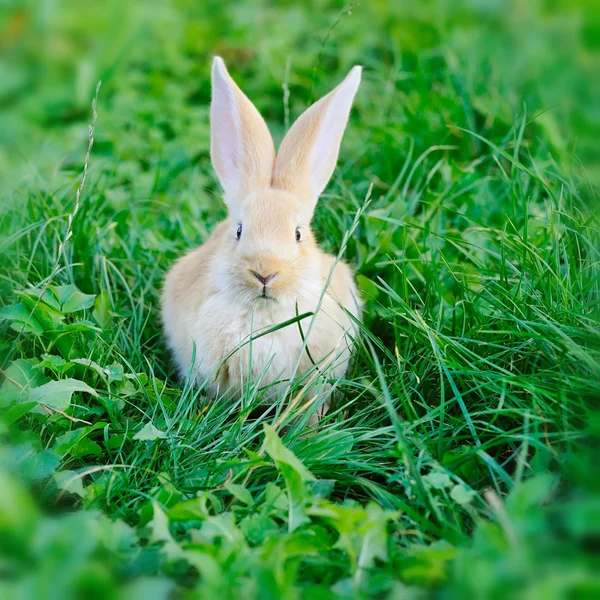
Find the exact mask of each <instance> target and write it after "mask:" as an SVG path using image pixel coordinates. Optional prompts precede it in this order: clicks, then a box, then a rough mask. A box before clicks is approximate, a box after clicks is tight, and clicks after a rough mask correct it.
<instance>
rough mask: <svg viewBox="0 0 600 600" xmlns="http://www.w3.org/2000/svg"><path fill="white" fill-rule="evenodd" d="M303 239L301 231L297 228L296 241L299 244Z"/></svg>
mask: <svg viewBox="0 0 600 600" xmlns="http://www.w3.org/2000/svg"><path fill="white" fill-rule="evenodd" d="M301 239H302V234H301V233H300V229H298V228H296V241H297V242H299V241H300V240H301Z"/></svg>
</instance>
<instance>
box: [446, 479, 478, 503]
mask: <svg viewBox="0 0 600 600" xmlns="http://www.w3.org/2000/svg"><path fill="white" fill-rule="evenodd" d="M475 496H477V492H475V491H473V490H470V489H469V488H468V487H466V486H465V485H464V484H462V483H458V484H456V485H455V486H454V487H453V488H452V490H451V491H450V497H451V498H452V500H454V502H456V503H458V504H462V505H465V504H470V503H471V502H472V500H473V498H475Z"/></svg>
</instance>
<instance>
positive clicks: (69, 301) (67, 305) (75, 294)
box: [50, 285, 96, 313]
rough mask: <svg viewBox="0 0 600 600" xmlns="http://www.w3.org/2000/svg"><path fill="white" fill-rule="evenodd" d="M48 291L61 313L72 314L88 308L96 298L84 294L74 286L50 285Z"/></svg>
mask: <svg viewBox="0 0 600 600" xmlns="http://www.w3.org/2000/svg"><path fill="white" fill-rule="evenodd" d="M50 289H51V290H52V292H53V293H54V295H55V296H56V298H57V300H58V301H59V303H60V306H61V310H62V312H63V313H72V312H77V311H79V310H83V309H85V308H90V307H91V306H92V305H93V304H94V299H95V298H96V296H95V295H93V294H84V293H83V292H80V291H79V290H78V289H77V287H76V286H74V285H59V286H55V285H51V286H50Z"/></svg>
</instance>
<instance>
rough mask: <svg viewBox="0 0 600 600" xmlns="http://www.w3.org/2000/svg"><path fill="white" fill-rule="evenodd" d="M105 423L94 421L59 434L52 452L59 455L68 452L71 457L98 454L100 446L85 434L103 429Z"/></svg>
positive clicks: (100, 450) (64, 454) (100, 451)
mask: <svg viewBox="0 0 600 600" xmlns="http://www.w3.org/2000/svg"><path fill="white" fill-rule="evenodd" d="M105 425H106V423H102V422H100V423H95V424H94V425H88V426H85V427H78V428H76V429H71V431H67V432H66V433H63V434H62V435H59V436H58V437H57V438H56V441H55V442H54V448H53V449H54V452H56V454H58V455H59V456H61V457H64V456H66V455H67V454H68V455H69V456H71V458H80V457H82V456H87V455H90V454H91V455H95V456H100V455H101V454H102V448H100V446H99V445H98V444H97V443H96V442H94V441H92V440H90V439H87V436H88V435H89V434H90V433H92V432H93V431H96V430H97V429H103V428H104V426H105Z"/></svg>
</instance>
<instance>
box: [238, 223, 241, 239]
mask: <svg viewBox="0 0 600 600" xmlns="http://www.w3.org/2000/svg"><path fill="white" fill-rule="evenodd" d="M241 237H242V226H241V225H240V226H239V227H238V228H237V239H238V240H239V239H240V238H241Z"/></svg>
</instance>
